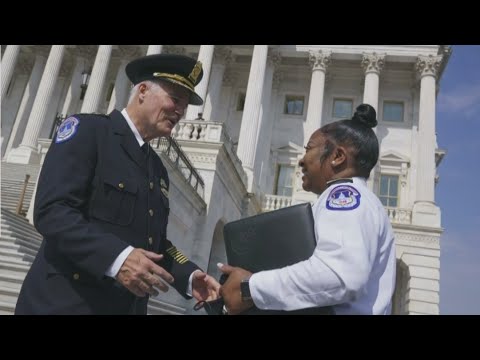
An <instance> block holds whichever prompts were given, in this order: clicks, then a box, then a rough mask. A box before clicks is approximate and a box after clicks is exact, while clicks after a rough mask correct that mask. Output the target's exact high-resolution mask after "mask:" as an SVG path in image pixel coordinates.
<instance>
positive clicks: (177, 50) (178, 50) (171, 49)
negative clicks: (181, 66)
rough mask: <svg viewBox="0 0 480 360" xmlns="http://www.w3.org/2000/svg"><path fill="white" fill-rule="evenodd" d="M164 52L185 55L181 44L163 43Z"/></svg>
mask: <svg viewBox="0 0 480 360" xmlns="http://www.w3.org/2000/svg"><path fill="white" fill-rule="evenodd" d="M164 50H165V54H176V55H185V53H186V51H185V48H184V47H183V46H176V45H165V46H164Z"/></svg>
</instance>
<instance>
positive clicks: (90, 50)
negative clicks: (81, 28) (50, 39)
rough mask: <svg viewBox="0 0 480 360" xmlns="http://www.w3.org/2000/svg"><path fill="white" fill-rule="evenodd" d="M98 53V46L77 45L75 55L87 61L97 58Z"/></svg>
mask: <svg viewBox="0 0 480 360" xmlns="http://www.w3.org/2000/svg"><path fill="white" fill-rule="evenodd" d="M97 51H98V46H97V45H77V47H76V48H75V51H74V52H73V53H74V54H75V55H76V56H79V57H82V58H85V59H92V58H95V56H96V54H97Z"/></svg>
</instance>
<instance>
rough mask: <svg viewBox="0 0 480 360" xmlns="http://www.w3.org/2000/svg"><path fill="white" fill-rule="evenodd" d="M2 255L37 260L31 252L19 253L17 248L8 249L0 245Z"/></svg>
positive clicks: (30, 260) (17, 258)
mask: <svg viewBox="0 0 480 360" xmlns="http://www.w3.org/2000/svg"><path fill="white" fill-rule="evenodd" d="M0 256H8V257H11V258H14V259H16V260H23V261H29V262H33V260H35V256H33V255H31V254H23V253H19V252H18V250H17V249H8V248H4V247H0Z"/></svg>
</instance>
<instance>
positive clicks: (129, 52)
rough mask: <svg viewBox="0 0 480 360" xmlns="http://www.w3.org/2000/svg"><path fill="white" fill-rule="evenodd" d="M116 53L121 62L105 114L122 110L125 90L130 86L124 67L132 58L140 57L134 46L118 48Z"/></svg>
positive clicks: (125, 101) (124, 102) (124, 101)
mask: <svg viewBox="0 0 480 360" xmlns="http://www.w3.org/2000/svg"><path fill="white" fill-rule="evenodd" d="M118 53H119V55H120V58H121V61H120V66H119V67H118V71H117V78H116V79H115V87H114V88H113V92H112V97H111V99H110V103H109V104H108V110H107V113H110V112H111V111H113V110H114V109H117V110H122V109H123V108H124V107H125V105H126V103H127V90H128V86H129V85H130V80H129V79H128V77H127V74H126V72H125V67H126V66H127V64H128V63H129V62H130V60H131V59H132V58H134V57H137V56H140V53H139V50H138V47H136V46H120V45H119V47H118Z"/></svg>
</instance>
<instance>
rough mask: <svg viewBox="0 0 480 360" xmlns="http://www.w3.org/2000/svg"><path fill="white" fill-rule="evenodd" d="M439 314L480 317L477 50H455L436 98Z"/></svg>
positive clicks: (466, 47) (470, 47) (479, 50)
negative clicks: (440, 158) (440, 155)
mask: <svg viewBox="0 0 480 360" xmlns="http://www.w3.org/2000/svg"><path fill="white" fill-rule="evenodd" d="M437 101H438V104H437V105H438V106H437V142H438V146H439V147H440V148H442V149H446V150H447V154H446V156H445V158H444V159H443V162H442V163H441V164H440V166H439V169H438V172H439V175H440V182H439V184H438V185H437V189H436V202H437V204H438V205H439V206H440V208H441V210H442V227H443V228H444V229H445V232H444V233H443V235H442V238H441V255H440V314H480V235H479V234H480V196H479V189H478V187H479V184H478V181H479V179H480V45H455V46H453V54H452V56H451V57H450V61H449V63H448V66H447V68H446V70H445V72H444V74H443V77H442V79H441V82H440V93H439V95H438V98H437Z"/></svg>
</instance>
